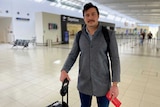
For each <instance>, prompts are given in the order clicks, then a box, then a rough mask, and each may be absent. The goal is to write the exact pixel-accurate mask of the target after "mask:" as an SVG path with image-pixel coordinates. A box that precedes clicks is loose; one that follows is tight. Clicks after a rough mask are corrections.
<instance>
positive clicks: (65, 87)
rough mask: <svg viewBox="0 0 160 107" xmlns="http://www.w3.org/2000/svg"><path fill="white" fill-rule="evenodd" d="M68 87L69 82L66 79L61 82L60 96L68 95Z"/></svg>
mask: <svg viewBox="0 0 160 107" xmlns="http://www.w3.org/2000/svg"><path fill="white" fill-rule="evenodd" d="M68 85H69V81H68V79H67V78H66V79H65V80H64V81H63V83H62V87H61V90H60V94H61V96H65V95H66V94H67V93H68Z"/></svg>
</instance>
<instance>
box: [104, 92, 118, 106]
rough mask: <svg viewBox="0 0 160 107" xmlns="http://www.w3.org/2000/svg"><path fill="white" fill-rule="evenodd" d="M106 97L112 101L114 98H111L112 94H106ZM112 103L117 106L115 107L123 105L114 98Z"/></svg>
mask: <svg viewBox="0 0 160 107" xmlns="http://www.w3.org/2000/svg"><path fill="white" fill-rule="evenodd" d="M106 97H107V98H108V100H110V101H111V99H112V97H111V96H110V92H108V93H107V94H106ZM111 102H112V103H113V104H114V105H115V107H120V105H121V102H120V101H119V100H118V99H117V98H114V99H113V100H112V101H111Z"/></svg>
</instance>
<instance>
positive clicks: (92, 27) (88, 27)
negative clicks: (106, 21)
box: [87, 25, 98, 35]
mask: <svg viewBox="0 0 160 107" xmlns="http://www.w3.org/2000/svg"><path fill="white" fill-rule="evenodd" d="M97 28H98V25H97V26H87V30H88V32H89V33H90V34H91V35H93V34H94V32H95V31H96V30H97Z"/></svg>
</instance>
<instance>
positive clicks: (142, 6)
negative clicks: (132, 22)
mask: <svg viewBox="0 0 160 107" xmlns="http://www.w3.org/2000/svg"><path fill="white" fill-rule="evenodd" d="M145 6H146V5H128V7H145Z"/></svg>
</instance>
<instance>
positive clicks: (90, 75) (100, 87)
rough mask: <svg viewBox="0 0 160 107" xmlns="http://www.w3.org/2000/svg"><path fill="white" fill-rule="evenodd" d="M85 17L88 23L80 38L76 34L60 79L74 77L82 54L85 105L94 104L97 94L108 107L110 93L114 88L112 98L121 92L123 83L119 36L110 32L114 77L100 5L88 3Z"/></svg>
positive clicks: (100, 104) (80, 87) (80, 78)
mask: <svg viewBox="0 0 160 107" xmlns="http://www.w3.org/2000/svg"><path fill="white" fill-rule="evenodd" d="M83 17H84V21H85V26H84V27H83V28H82V33H81V35H80V38H79V40H78V41H77V37H78V34H77V35H76V38H75V41H74V43H73V47H72V50H71V52H70V54H69V55H68V58H67V60H66V62H65V64H64V66H63V68H62V70H61V75H60V80H61V81H63V80H64V79H65V78H67V79H68V80H70V77H69V75H68V72H69V70H70V69H71V67H72V66H73V64H74V63H75V61H76V58H77V57H78V55H79V53H80V60H79V75H78V86H77V88H78V90H79V95H80V99H81V107H91V101H92V96H96V98H97V104H98V107H108V106H109V100H108V99H107V98H106V96H105V95H106V93H107V92H108V91H109V90H110V95H111V96H112V99H114V98H115V97H117V96H118V94H119V92H118V86H117V84H118V82H120V61H119V54H118V47H117V42H116V38H115V35H114V34H113V35H109V36H110V37H109V38H110V44H109V49H110V51H109V56H110V58H109V59H110V61H111V68H112V77H110V76H111V75H110V68H109V60H108V57H107V43H106V40H105V38H104V35H103V33H102V26H101V25H100V24H99V23H98V18H99V10H98V8H97V7H96V6H94V5H93V4H92V3H88V4H86V5H84V9H83ZM111 81H112V84H111Z"/></svg>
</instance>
